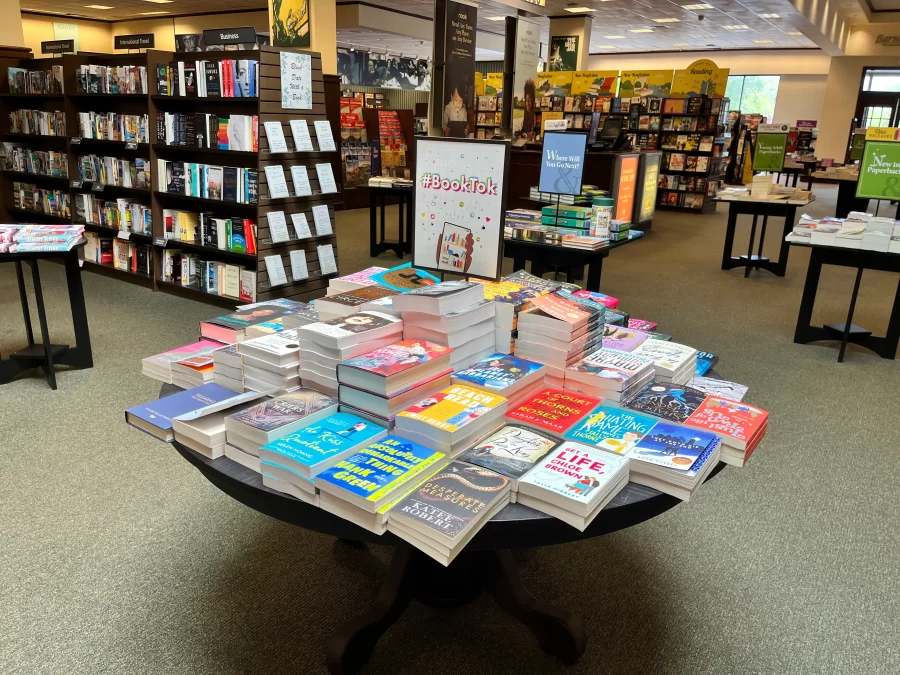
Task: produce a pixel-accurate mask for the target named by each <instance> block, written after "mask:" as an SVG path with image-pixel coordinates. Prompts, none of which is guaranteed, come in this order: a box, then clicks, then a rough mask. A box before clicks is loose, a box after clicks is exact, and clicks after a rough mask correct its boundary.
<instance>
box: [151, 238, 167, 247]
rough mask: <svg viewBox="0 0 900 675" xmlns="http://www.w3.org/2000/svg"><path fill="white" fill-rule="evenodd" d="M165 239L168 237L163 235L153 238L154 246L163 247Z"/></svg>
mask: <svg viewBox="0 0 900 675" xmlns="http://www.w3.org/2000/svg"><path fill="white" fill-rule="evenodd" d="M167 241H168V239H166V238H165V237H157V238H156V239H154V240H153V245H154V246H162V247H163V248H165V247H166V242H167Z"/></svg>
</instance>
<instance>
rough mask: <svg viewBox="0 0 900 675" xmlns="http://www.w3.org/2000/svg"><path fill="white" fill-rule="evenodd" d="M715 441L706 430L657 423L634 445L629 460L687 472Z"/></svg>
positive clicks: (714, 436) (714, 437)
mask: <svg viewBox="0 0 900 675" xmlns="http://www.w3.org/2000/svg"><path fill="white" fill-rule="evenodd" d="M716 438H717V437H716V435H715V434H714V433H712V432H709V431H703V430H701V429H690V428H688V427H683V426H680V425H678V424H669V423H667V422H659V423H657V424H656V426H655V427H653V429H651V431H650V433H648V434H647V435H646V436H644V437H643V438H642V439H641V440H639V441H638V442H637V443H636V444H635V446H634V449H633V450H632V451H631V454H630V455H629V457H631V458H632V459H640V460H643V461H645V462H649V463H650V464H657V465H659V466H665V467H668V468H670V469H676V470H678V471H688V470H690V468H691V467H692V466H693V465H694V462H696V461H697V459H699V457H700V455H702V454H703V452H704V451H705V450H706V449H707V448H709V446H710V445H711V444H712V443H713V442H714V441H715V440H716Z"/></svg>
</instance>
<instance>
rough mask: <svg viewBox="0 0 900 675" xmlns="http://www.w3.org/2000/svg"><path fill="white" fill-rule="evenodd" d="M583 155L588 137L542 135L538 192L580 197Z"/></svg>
mask: <svg viewBox="0 0 900 675" xmlns="http://www.w3.org/2000/svg"><path fill="white" fill-rule="evenodd" d="M585 153H587V134H582V133H573V132H571V131H560V132H554V131H547V132H545V133H544V154H543V157H541V180H540V183H539V189H540V191H541V192H551V193H553V194H559V195H580V194H581V179H582V175H583V174H584V156H585Z"/></svg>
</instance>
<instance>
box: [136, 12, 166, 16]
mask: <svg viewBox="0 0 900 675" xmlns="http://www.w3.org/2000/svg"><path fill="white" fill-rule="evenodd" d="M138 13H139V14H140V15H141V16H152V15H153V14H168V13H169V12H138Z"/></svg>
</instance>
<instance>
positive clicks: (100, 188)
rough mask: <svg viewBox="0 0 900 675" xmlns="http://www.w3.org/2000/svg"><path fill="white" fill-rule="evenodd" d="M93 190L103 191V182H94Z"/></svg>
mask: <svg viewBox="0 0 900 675" xmlns="http://www.w3.org/2000/svg"><path fill="white" fill-rule="evenodd" d="M91 190H92V191H94V192H103V183H94V184H93V185H92V186H91Z"/></svg>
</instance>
